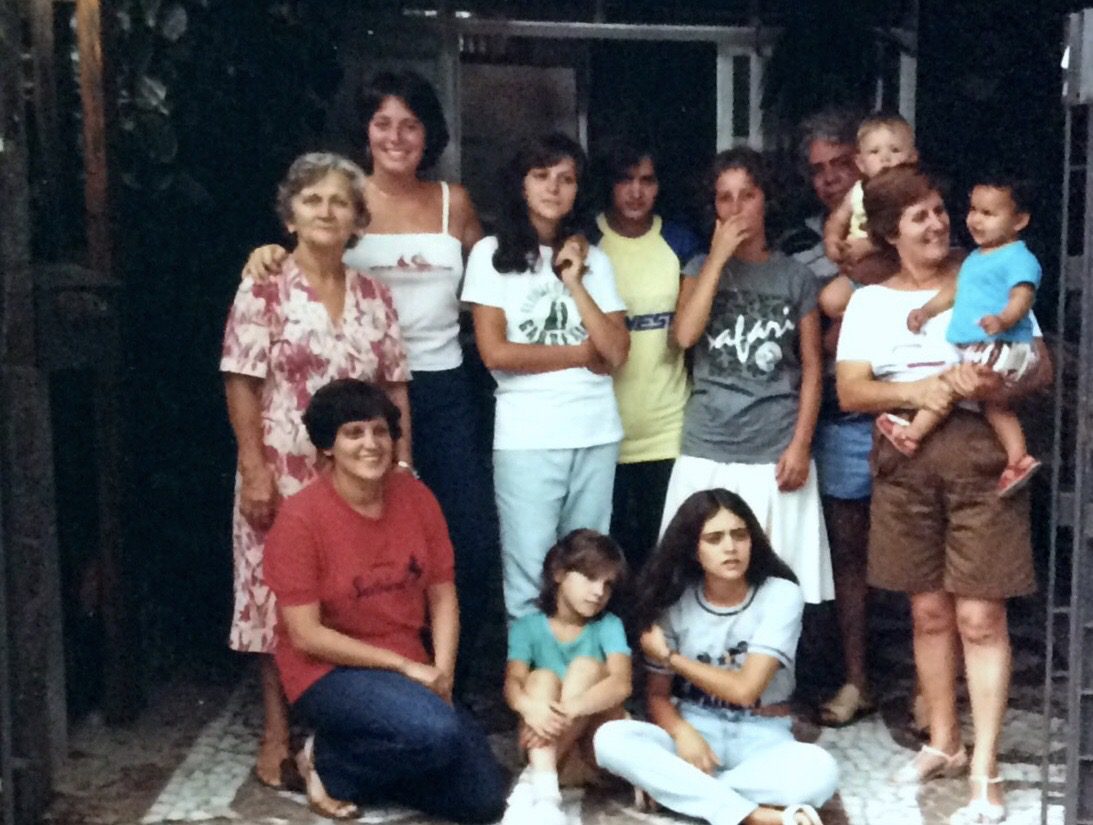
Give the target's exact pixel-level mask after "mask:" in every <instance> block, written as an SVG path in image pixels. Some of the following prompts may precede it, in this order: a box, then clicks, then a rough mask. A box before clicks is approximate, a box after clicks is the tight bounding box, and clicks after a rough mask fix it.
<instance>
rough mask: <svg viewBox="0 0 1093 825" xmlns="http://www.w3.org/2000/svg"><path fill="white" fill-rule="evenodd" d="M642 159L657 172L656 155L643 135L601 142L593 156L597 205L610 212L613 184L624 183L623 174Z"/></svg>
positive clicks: (650, 141) (624, 175)
mask: <svg viewBox="0 0 1093 825" xmlns="http://www.w3.org/2000/svg"><path fill="white" fill-rule="evenodd" d="M645 158H649V161H650V162H651V163H652V164H653V172H654V174H655V173H656V172H657V151H656V149H655V148H654V146H653V142H652V140H649V139H647V138H645V137H644V136H643V135H640V134H638V135H629V134H628V135H616V136H614V137H611V138H609V139H608V140H606V141H605V142H604V145H603V148H602V149H601V150H600V151H599V152H597V153H596V158H595V164H594V172H595V178H596V185H597V190H598V191H597V195H598V200H599V205H600V207H601V208H602V209H604V210H610V209H611V206H612V202H611V201H612V196H613V192H614V188H615V184H616V183H619V182H621V181H624V180H626V175H627V173H628V172H629V171H630V170H631V169H632V168H633V167H635V166H637V165H638V164H639V163H641V162H642V161H643V160H644V159H645Z"/></svg>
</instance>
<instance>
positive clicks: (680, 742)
mask: <svg viewBox="0 0 1093 825" xmlns="http://www.w3.org/2000/svg"><path fill="white" fill-rule="evenodd" d="M672 740H673V741H674V742H675V746H676V755H677V756H679V758H680V759H682V760H683V761H684V762H690V763H691V764H692V765H694V766H695V767H696V768H698V769H699V770H700V771H702V772H703V773H707V774H711V775H712V774H713V772H714V771H716V770H717V769H718V768H719V767H721V760H720V759H718V758H717V754H715V753H714V752H713V750H712V749H711V748H710V743H709V742H707V741H706V740H705V739H703V738H702V734H701V733H699V732H698V731H697V730H695V729H694V728H693V727H691V726H690V725H689V724H687V723H686V722H683V723H682V724H680V726H679V727H678V728H676V732H675V734H674V735H673V736H672Z"/></svg>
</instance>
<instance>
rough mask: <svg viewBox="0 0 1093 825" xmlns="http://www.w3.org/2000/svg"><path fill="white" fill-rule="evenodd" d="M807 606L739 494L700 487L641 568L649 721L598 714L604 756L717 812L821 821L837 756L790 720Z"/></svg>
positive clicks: (640, 785) (731, 819)
mask: <svg viewBox="0 0 1093 825" xmlns="http://www.w3.org/2000/svg"><path fill="white" fill-rule="evenodd" d="M803 609H804V598H803V596H802V594H801V588H800V587H798V586H797V583H796V579H795V577H794V575H793V572H792V571H791V570H790V569H789V567H788V566H787V565H786V563H785V562H783V561H782V560H781V559H780V558H779V557H778V555H777V554H775V552H774V550H773V549H772V548H771V546H770V542H769V541H768V540H767V537H766V536H765V535H764V533H763V530H762V528H761V527H760V526H759V522H758V521H757V519H756V517H755V514H754V513H753V512H752V511H751V508H749V507H748V505H747V504H746V503H745V502H744V500H743V499H742V498H740V496H738V495H736V494H735V493H731V492H729V491H728V490H723V489H716V490H702V491H700V492H697V493H693V494H692V495H691V496H690V497H688V498H687V500H686V501H684V502H683V504H682V505H681V506H680V507H679V509H678V511H677V512H676V514H675V516H674V517H673V518H672V521H671V523H670V524H669V525H668V529H667V530H666V531H665V533H664V537H663V538H662V539H661V542H660V545H659V546H658V547H657V549H656V551H655V552H654V554H653V557H652V558H651V559H650V561H649V562H648V563H647V565H646V566H645V568H644V570H643V571H642V574H641V577H640V579H639V582H638V597H637V605H636V609H635V611H634V617H633V619H634V621H633V629H634V630H635V631H636V632H639V633H641V634H642V635H641V647H642V650H643V652H644V654H645V659H646V662H647V663H648V668H649V673H648V678H647V681H646V684H645V696H646V709H647V712H648V716H649V719H650V720H651V721H650V722H634V721H629V720H627V721H616V722H608V723H607V724H605V725H603V727H601V728H600V729H599V731H597V733H596V736H595V740H594V747H595V751H596V761H597V762H598V763H599V765H600V767H602V768H605V769H606V770H609V771H611V772H612V773H614V774H617V775H619V776H621V777H622V778H624V779H626V780H627V781H629V782H630V783H632V784H633V785H634V786H635V788H637V789H638V790H639V791H641V792H644V793H645V794H648V796H650V797H652V798H653V799H654V800H656V802H658V803H660V804H661V805H663V806H664V807H666V808H669V809H670V810H673V811H676V812H677V813H681V814H685V815H687V816H692V817H696V818H698V819H702V820H704V821H706V822H709V823H711V825H736V823H739V822H746V823H753V824H756V823H770V825H776V824H777V823H783V824H784V825H818V823H819V822H820V818H819V815H818V814H817V813H816V808H818V807H820V806H822V805H823V804H824V803H825V802H827V800H828V799H830V798H831V796H832V794H834V792H835V787H836V785H837V781H838V769H837V767H836V765H835V760H834V759H833V758H832V757H831V755H830V754H828V753H827V752H826V751H825V750H823V749H822V748H820V747H818V746H817V745H811V744H806V743H803V742H797V741H796V740H795V739H794V738H793V733H792V730H791V719H790V708H789V699H790V696H791V694H792V693H793V687H794V678H793V656H794V652H795V650H796V647H797V640H798V638H799V637H800V633H801V613H802V611H803ZM639 796H640V794H639Z"/></svg>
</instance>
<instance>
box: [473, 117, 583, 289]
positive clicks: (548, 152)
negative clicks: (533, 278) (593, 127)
mask: <svg viewBox="0 0 1093 825" xmlns="http://www.w3.org/2000/svg"><path fill="white" fill-rule="evenodd" d="M566 158H569V159H570V160H572V161H573V165H574V167H576V171H577V200H576V201H575V202H574V204H573V209H572V210H571V211H570V213H569V214H568V215H566V216H565V217H564V218H562V222H561V225H560V226H559V227H558V235H557V240H559V241H561V240H564V239H565V238H568V237H569V236H570V235H573V234H575V233H577V232H582V231H583V228H584V225H585V217H586V216H585V207H584V196H583V193H582V190H583V187H582V185H581V184H582V182H583V179H584V173H585V168H586V167H587V165H588V164H587V161H586V159H585V154H584V150H583V149H582V148H581V145H580V144H579V143H577V141H575V140H573V138H571V137H569V136H568V135H563V134H562V133H561V132H552V133H550V134H548V135H540V136H538V137H534V138H530V139H529V140H525V141H524V142H523V143H521V144H520V148H518V149H517V150H516V154H514V155H513V156H512V159H511V160H510V161H509V162H508V163H507V164H505V167H504V169H503V170H502V173H501V210H500V212H499V214H498V218H497V251H496V252H494V253H493V267H494V269H496V270H497V271H498V272H526V271H528V270H529V269H534V268H535V267H536V266H537V265H538V263H539V235H538V234H537V233H536V231H535V227H533V226H532V225H531V218H530V217H529V215H528V204H527V200H526V199H525V197H524V178H525V177H527V174H528V172H530V171H531V170H532V169H542V168H544V167H548V166H553V165H554V164H556V163H560V162H561V161H563V160H565V159H566Z"/></svg>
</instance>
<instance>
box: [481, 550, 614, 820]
mask: <svg viewBox="0 0 1093 825" xmlns="http://www.w3.org/2000/svg"><path fill="white" fill-rule="evenodd" d="M625 573H626V561H625V559H624V558H623V555H622V551H621V550H620V549H619V546H618V545H617V544H616V543H615V542H614V541H613V540H611V539H610V538H609V537H607V536H605V535H603V534H601V533H597V532H596V531H595V530H584V529H582V530H574V531H573V532H571V533H569V534H568V535H567V536H565V537H564V538H563V539H562V540H561V541H559V542H558V543H557V544H555V545H554V546H553V547H552V548H550V551H549V552H548V553H547V555H546V558H545V559H544V561H543V578H542V589H541V590H540V593H539V600H538V605H539V610H538V611H537V612H535V613H532V614H530V615H527V616H524V617H523V618H521V619H518V620H517V621H515V622H514V623H513V624H512V626H511V627H510V628H509V655H508V666H507V668H506V670H505V701H506V702H508V705H509V707H510V708H512V709H513V710H514V711H515V712H516V713H517V714H519V716H520V718H521V722H522V723H521V726H520V744H521V746H522V747H524V748H526V749H527V753H528V763H529V765H530V771H529V775H530V782H528V783H522V784H520V785H518V786H517V789H516V790H515V791H514V792H513V795H512V796H511V797H510V798H509V809H508V811H507V812H506V814H505V818H504V819H503V820H502V822H503V823H509V822H512V823H516V822H536V823H540V825H564V823H565V822H566V818H565V815H564V813H563V812H562V809H561V792H560V790H559V781H558V774H559V767H560V766H562V767H565V768H566V769H567V770H564V771H563V774H566V775H567V776H568V775H569V774H571V773H576V772H579V770H580V769H579V768H578V767H577V766H578V765H579V764H580V763H582V762H583V763H584V765H586V766H594V765H595V759H594V758H593V757H592V748H591V743H592V735H593V734H594V733H595V732H596V729H597V728H598V727H599V726H600V725H601V724H602V723H603V722H605V721H607V720H609V719H619V718H622V717H623V715H624V714H623V710H622V703H623V702H624V701H625V700H626V698H627V697H628V696H629V695H630V689H631V684H630V647H629V645H628V644H627V642H626V633H625V631H624V629H623V624H622V622H621V621H620V620H619V618H618V616H616V615H615V614H613V613H610V612H608V611H607V607H608V602H609V601H610V600H611V595H612V593H613V592H614V589H615V588H616V587H617V586H618V584H619V582H620V581H621V579H622V577H623V576H624V575H625ZM567 757H572V758H568V759H567ZM582 757H583V758H582ZM571 766H572V768H571Z"/></svg>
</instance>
